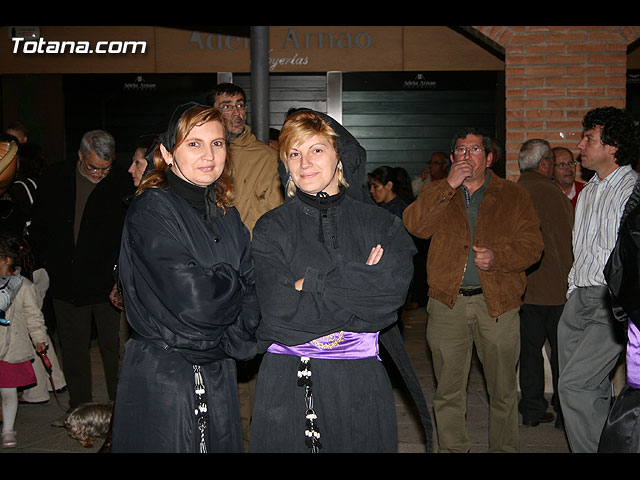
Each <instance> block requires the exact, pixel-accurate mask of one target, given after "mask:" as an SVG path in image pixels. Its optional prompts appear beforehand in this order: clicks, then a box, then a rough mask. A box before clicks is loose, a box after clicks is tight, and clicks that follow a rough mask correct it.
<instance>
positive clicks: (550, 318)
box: [518, 139, 573, 427]
mask: <svg viewBox="0 0 640 480" xmlns="http://www.w3.org/2000/svg"><path fill="white" fill-rule="evenodd" d="M518 164H519V165H520V172H521V175H520V179H519V180H518V184H519V185H521V186H523V187H524V188H525V189H526V190H527V191H528V192H529V195H531V202H532V203H533V206H534V208H535V209H536V213H537V214H538V217H539V218H540V224H541V229H542V238H543V240H544V251H543V253H542V258H541V259H540V261H539V262H537V263H535V264H534V265H533V266H531V267H530V268H529V269H528V270H527V289H526V291H525V294H524V305H522V308H521V309H520V392H521V393H522V395H521V398H520V403H519V406H518V407H519V409H520V413H521V414H522V424H523V425H526V426H529V427H535V426H537V425H538V424H539V423H541V422H543V423H544V422H551V421H552V420H553V419H554V417H553V414H552V413H551V412H547V407H548V402H547V400H546V399H545V398H544V385H545V379H544V360H543V356H542V348H543V346H544V344H545V341H548V342H549V345H550V347H551V355H550V358H549V363H550V365H551V378H552V384H553V397H552V399H551V403H552V405H553V407H554V410H555V411H556V414H557V415H558V420H557V421H556V425H557V426H558V427H560V426H561V416H560V401H559V399H558V335H557V330H558V320H559V319H560V315H562V309H563V308H564V304H565V300H566V294H567V277H568V275H569V270H570V269H571V265H572V263H573V252H572V249H571V230H572V228H573V207H572V206H571V201H570V200H569V198H568V197H567V196H566V195H565V194H564V193H563V192H562V191H561V190H560V189H559V188H558V187H557V186H556V185H555V184H554V183H553V180H552V179H551V177H552V175H553V170H554V165H553V151H552V150H551V147H550V146H549V143H548V142H547V141H546V140H540V139H532V140H527V141H526V142H524V143H523V144H522V147H521V148H520V153H519V155H518Z"/></svg>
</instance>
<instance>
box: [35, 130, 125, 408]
mask: <svg viewBox="0 0 640 480" xmlns="http://www.w3.org/2000/svg"><path fill="white" fill-rule="evenodd" d="M114 161H115V141H114V139H113V137H112V136H111V134H109V133H108V132H105V131H103V130H93V131H89V132H86V133H85V134H84V136H83V137H82V140H81V142H80V149H79V151H78V160H77V162H74V163H70V162H69V163H58V164H54V165H51V166H50V167H49V168H48V169H47V171H46V172H45V174H44V175H43V176H42V180H41V182H40V184H39V186H38V190H37V194H36V200H35V203H34V212H33V220H32V223H31V227H30V233H31V238H32V244H33V247H34V250H35V252H36V255H37V256H38V258H39V259H40V260H41V261H42V262H43V263H44V267H45V268H46V269H47V272H48V273H49V277H50V280H51V284H50V290H49V291H50V293H51V297H52V299H53V305H54V310H55V315H56V321H57V324H58V334H59V338H60V346H61V348H62V362H63V369H64V373H65V376H66V379H67V387H68V390H69V406H70V407H71V408H73V407H77V406H78V405H80V404H82V403H87V402H91V401H92V400H93V394H92V381H91V362H90V356H89V343H90V340H91V331H92V321H93V323H94V324H95V327H96V333H97V336H98V341H99V344H100V352H101V355H102V362H103V364H104V373H105V380H106V384H107V392H108V394H109V398H111V400H114V399H115V393H116V382H117V375H118V360H119V358H118V356H119V326H120V320H119V312H118V311H117V310H116V309H115V307H113V305H111V302H110V301H109V293H110V291H111V288H112V287H113V281H114V277H113V267H114V265H115V264H116V261H117V257H118V252H119V248H120V235H121V230H122V223H123V221H124V216H125V213H126V208H125V204H124V202H123V198H124V197H125V196H126V195H128V194H130V193H131V192H132V183H131V179H130V178H129V176H128V175H127V172H126V171H125V170H124V169H121V168H119V167H118V166H117V165H115V163H114Z"/></svg>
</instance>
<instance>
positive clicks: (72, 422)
mask: <svg viewBox="0 0 640 480" xmlns="http://www.w3.org/2000/svg"><path fill="white" fill-rule="evenodd" d="M112 415H113V405H112V404H109V405H105V404H100V403H85V404H83V405H80V406H78V407H76V408H74V409H73V410H72V411H71V412H69V413H68V414H67V416H66V417H65V419H64V426H65V428H66V430H67V433H68V434H69V436H70V437H71V438H75V439H76V440H78V442H80V445H82V446H83V447H86V448H91V447H93V444H94V442H95V441H96V440H97V439H99V438H106V436H107V434H108V433H109V427H110V425H111V416H112Z"/></svg>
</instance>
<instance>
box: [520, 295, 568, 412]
mask: <svg viewBox="0 0 640 480" xmlns="http://www.w3.org/2000/svg"><path fill="white" fill-rule="evenodd" d="M563 308H564V305H531V304H524V305H523V306H522V308H521V309H520V392H521V397H520V403H519V404H518V410H519V411H520V413H521V414H522V416H523V418H525V419H527V420H534V421H535V420H539V419H540V418H542V416H543V415H544V414H545V412H546V411H547V407H548V406H549V403H548V402H547V400H546V399H545V398H544V384H545V379H544V357H543V355H542V349H543V348H544V344H545V342H546V341H547V340H548V341H549V345H550V346H551V355H550V358H549V363H550V364H551V377H552V383H553V396H552V399H551V404H552V406H553V407H554V409H555V410H556V411H559V406H560V402H559V400H558V333H557V332H558V321H559V320H560V316H561V315H562V309H563Z"/></svg>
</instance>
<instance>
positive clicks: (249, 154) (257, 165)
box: [231, 125, 284, 232]
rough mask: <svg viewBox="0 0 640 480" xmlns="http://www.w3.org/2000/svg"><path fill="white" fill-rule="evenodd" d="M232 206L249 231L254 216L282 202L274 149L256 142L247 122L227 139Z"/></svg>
mask: <svg viewBox="0 0 640 480" xmlns="http://www.w3.org/2000/svg"><path fill="white" fill-rule="evenodd" d="M231 161H232V163H233V183H234V188H235V194H234V197H235V200H234V205H235V207H236V208H237V209H238V212H239V213H240V218H241V219H242V221H243V222H244V224H245V225H246V226H247V228H248V229H249V232H253V227H254V225H255V224H256V222H257V221H258V219H259V218H260V217H261V216H262V215H264V214H265V213H266V212H268V211H269V210H271V209H273V208H275V207H277V206H278V205H281V204H282V203H283V202H284V189H283V188H282V182H281V181H280V176H279V174H278V151H277V150H276V149H274V148H271V147H270V146H269V145H266V144H265V143H262V142H261V141H259V140H258V139H257V138H256V136H255V135H254V134H253V133H251V128H250V127H249V126H248V125H247V126H246V127H245V130H244V132H243V133H242V134H241V135H240V136H239V137H237V138H235V139H233V140H231Z"/></svg>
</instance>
